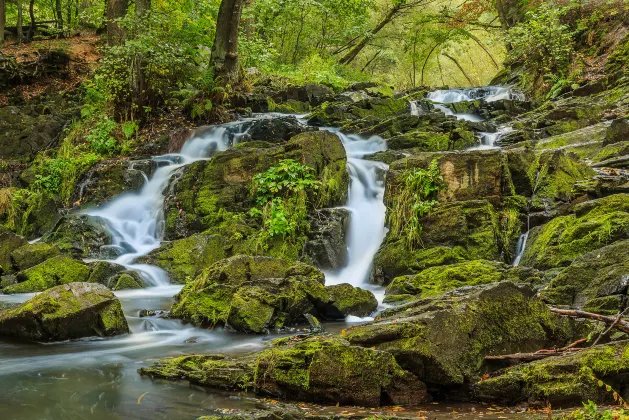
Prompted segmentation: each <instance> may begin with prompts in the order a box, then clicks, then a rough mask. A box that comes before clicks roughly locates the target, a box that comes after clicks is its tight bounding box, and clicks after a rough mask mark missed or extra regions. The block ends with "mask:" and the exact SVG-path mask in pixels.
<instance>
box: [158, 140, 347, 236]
mask: <svg viewBox="0 0 629 420" xmlns="http://www.w3.org/2000/svg"><path fill="white" fill-rule="evenodd" d="M284 159H294V160H296V161H298V162H301V163H302V164H304V165H306V166H309V167H311V168H312V169H313V170H314V172H313V173H314V175H315V176H316V178H317V179H318V180H320V181H321V183H322V187H321V188H320V189H319V190H317V191H313V192H311V197H310V203H312V205H316V206H320V207H331V206H336V205H340V204H343V203H344V202H345V199H346V197H347V190H348V184H349V176H348V174H347V169H346V162H347V161H346V154H345V149H344V147H343V144H342V143H341V140H340V139H339V138H338V136H336V135H335V134H332V133H329V132H327V131H317V132H308V133H303V134H300V135H297V136H295V137H293V138H291V139H290V140H289V141H288V142H287V143H285V144H283V145H272V144H270V143H265V142H247V143H242V144H241V145H239V146H238V147H235V148H233V149H230V150H227V151H225V152H221V153H217V154H216V155H214V156H213V157H212V159H211V160H208V161H199V162H195V163H193V164H191V165H188V166H187V167H185V168H184V169H183V172H182V173H181V174H180V175H179V176H178V177H175V181H174V182H173V184H172V185H171V193H170V194H169V195H168V196H167V198H166V203H165V209H164V211H165V215H166V237H167V239H181V238H184V237H188V236H190V235H192V234H194V233H200V232H203V231H206V230H208V229H210V228H215V229H217V228H219V227H221V224H224V223H232V222H233V220H234V216H235V215H237V214H242V215H243V216H244V214H246V213H247V212H248V211H249V210H250V209H251V207H253V206H254V201H253V197H252V195H251V192H250V188H251V181H252V179H253V177H254V176H255V175H256V174H258V173H262V172H264V171H266V170H267V169H269V168H270V167H272V166H274V165H276V164H277V163H279V162H280V161H281V160H284Z"/></svg>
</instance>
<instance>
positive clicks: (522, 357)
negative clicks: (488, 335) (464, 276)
mask: <svg viewBox="0 0 629 420" xmlns="http://www.w3.org/2000/svg"><path fill="white" fill-rule="evenodd" d="M586 342H587V338H581V339H580V340H577V341H575V342H574V343H572V344H569V345H567V346H566V347H562V348H560V349H542V350H538V351H536V352H535V353H515V354H501V355H499V356H485V360H515V361H521V362H533V361H535V360H541V359H545V358H547V357H551V356H565V355H568V354H570V353H574V352H577V351H581V350H583V349H582V348H577V346H578V345H579V344H583V343H586Z"/></svg>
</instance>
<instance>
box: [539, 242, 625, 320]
mask: <svg viewBox="0 0 629 420" xmlns="http://www.w3.org/2000/svg"><path fill="white" fill-rule="evenodd" d="M628 247H629V240H624V241H618V242H615V243H613V244H611V245H608V246H605V247H602V248H599V249H596V250H594V251H592V252H590V253H587V254H584V255H582V256H580V257H577V258H576V259H575V260H574V261H573V262H572V263H571V264H570V265H569V266H568V267H566V268H565V269H564V270H562V271H561V272H560V273H559V274H558V275H557V276H556V277H555V278H554V279H553V280H552V281H551V283H550V285H549V286H548V288H547V289H546V290H544V291H543V292H542V295H543V297H544V299H546V300H547V301H549V302H550V303H552V304H555V305H570V306H573V307H577V308H584V307H586V306H587V307H589V310H590V311H592V312H597V313H601V310H602V311H603V313H605V314H611V313H613V314H616V313H618V311H619V310H621V309H622V308H623V304H624V299H623V297H624V296H625V295H627V287H628V286H629V261H628V260H627V250H629V248H628Z"/></svg>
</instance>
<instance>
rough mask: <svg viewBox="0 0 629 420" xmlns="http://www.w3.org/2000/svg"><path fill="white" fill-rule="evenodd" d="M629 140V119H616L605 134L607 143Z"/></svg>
mask: <svg viewBox="0 0 629 420" xmlns="http://www.w3.org/2000/svg"><path fill="white" fill-rule="evenodd" d="M621 141H629V120H626V119H621V120H614V121H612V123H611V126H610V127H609V128H608V129H607V133H606V134H605V142H604V143H605V145H608V144H614V143H619V142H621Z"/></svg>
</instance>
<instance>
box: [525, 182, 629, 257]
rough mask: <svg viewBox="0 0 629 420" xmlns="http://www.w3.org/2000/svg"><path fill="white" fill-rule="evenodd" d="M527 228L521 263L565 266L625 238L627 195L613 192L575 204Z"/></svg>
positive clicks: (627, 232) (628, 214)
mask: <svg viewBox="0 0 629 420" xmlns="http://www.w3.org/2000/svg"><path fill="white" fill-rule="evenodd" d="M573 212H574V214H571V215H568V216H561V217H557V218H555V219H553V220H551V221H550V222H548V223H547V224H545V225H543V226H539V227H535V228H533V229H532V230H531V232H530V234H529V239H528V245H527V248H526V250H525V251H524V254H523V256H522V261H521V265H525V266H530V267H535V268H539V269H548V268H556V267H565V266H567V265H569V264H570V263H571V262H572V261H573V260H574V259H575V258H578V257H580V256H582V255H584V254H586V253H588V252H592V251H594V250H596V249H598V248H602V247H604V246H606V245H608V244H611V243H613V242H615V241H618V240H622V239H626V238H629V195H627V194H617V195H612V196H609V197H605V198H601V199H598V200H593V201H590V202H586V203H583V204H580V205H578V206H575V207H574V208H573Z"/></svg>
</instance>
